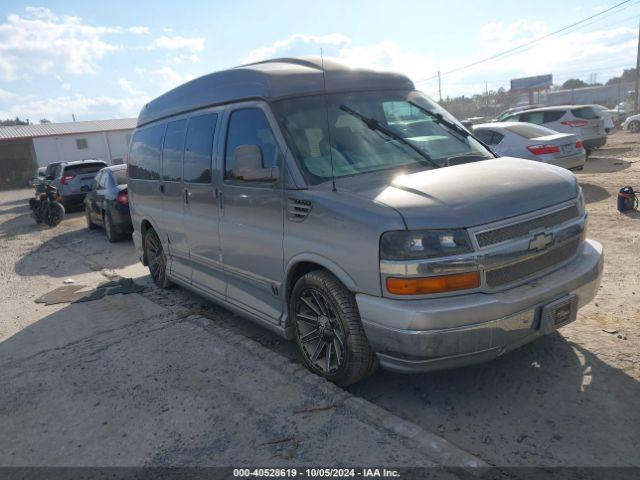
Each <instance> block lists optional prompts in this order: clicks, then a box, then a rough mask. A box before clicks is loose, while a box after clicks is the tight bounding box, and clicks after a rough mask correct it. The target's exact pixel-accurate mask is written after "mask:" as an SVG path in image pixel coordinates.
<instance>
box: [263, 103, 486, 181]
mask: <svg viewBox="0 0 640 480" xmlns="http://www.w3.org/2000/svg"><path fill="white" fill-rule="evenodd" d="M412 103H414V104H415V105H412ZM272 108H273V111H274V113H275V115H276V117H277V118H278V122H279V123H280V125H281V127H282V130H283V133H284V135H285V136H286V137H287V142H288V144H289V146H290V148H291V150H292V153H293V155H294V156H295V157H296V159H297V160H298V162H299V164H300V166H301V167H302V170H303V172H304V174H305V176H306V177H307V181H308V182H309V183H312V184H317V183H321V182H325V181H327V180H330V179H331V170H332V169H331V160H332V158H333V173H334V175H335V177H336V178H339V177H344V176H349V175H357V174H361V173H367V172H373V171H377V170H388V169H396V168H411V167H419V168H421V169H432V168H436V165H437V166H442V167H444V166H448V165H453V164H456V163H465V162H469V161H477V160H485V159H488V158H493V155H492V154H491V153H490V152H489V151H488V150H487V149H486V148H484V147H483V146H482V145H481V144H480V143H479V142H478V141H476V140H475V139H473V137H470V136H465V135H461V134H460V133H459V132H457V131H455V130H452V129H451V128H449V127H448V126H447V125H446V124H445V122H442V121H439V120H438V118H436V117H434V116H432V115H429V114H428V112H425V111H423V109H426V110H428V111H431V112H434V113H440V114H442V116H443V117H444V119H445V121H446V120H448V121H449V122H454V123H455V124H456V125H460V124H459V123H458V122H457V121H456V120H455V119H453V117H451V115H449V114H448V113H447V112H446V111H445V110H443V109H442V108H441V107H439V106H438V105H437V104H436V103H435V102H433V101H432V100H430V99H429V98H427V97H426V96H424V95H423V94H421V93H418V92H394V91H384V92H358V93H341V94H331V95H327V96H326V98H325V96H322V95H319V96H311V97H302V98H293V99H288V100H281V101H278V102H275V103H273V104H272ZM329 128H330V130H329ZM460 128H462V127H460ZM385 130H390V131H385ZM398 137H400V138H398ZM432 162H433V163H432ZM434 163H435V165H434Z"/></svg>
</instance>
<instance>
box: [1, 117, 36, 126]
mask: <svg viewBox="0 0 640 480" xmlns="http://www.w3.org/2000/svg"><path fill="white" fill-rule="evenodd" d="M14 125H29V119H28V118H27V119H25V120H20V118H19V117H16V118H15V119H14V120H11V119H7V120H0V127H13V126H14Z"/></svg>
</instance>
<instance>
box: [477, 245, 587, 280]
mask: <svg viewBox="0 0 640 480" xmlns="http://www.w3.org/2000/svg"><path fill="white" fill-rule="evenodd" d="M579 246H580V237H576V238H574V239H572V240H570V241H569V242H567V243H565V244H564V245H562V246H560V247H558V248H554V249H553V250H549V251H547V252H544V253H542V254H540V255H536V256H535V257H533V258H529V259H528V260H524V261H522V262H518V263H514V264H512V265H507V266H506V267H500V268H496V269H493V270H487V272H486V273H485V278H486V282H487V286H489V287H500V286H502V285H507V284H509V283H512V282H515V281H517V280H520V279H523V278H526V277H528V276H530V275H533V274H534V273H537V272H541V271H543V270H546V269H548V268H551V267H553V266H554V265H558V264H560V263H563V262H565V261H566V260H569V259H570V258H571V257H572V256H573V255H574V254H575V253H576V252H577V251H578V247H579Z"/></svg>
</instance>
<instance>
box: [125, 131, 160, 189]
mask: <svg viewBox="0 0 640 480" xmlns="http://www.w3.org/2000/svg"><path fill="white" fill-rule="evenodd" d="M163 133H164V125H155V126H153V127H147V128H145V129H142V130H138V131H137V132H136V133H135V135H134V136H133V140H132V142H131V153H130V154H129V177H130V178H136V179H140V180H159V179H160V147H161V146H162V134H163Z"/></svg>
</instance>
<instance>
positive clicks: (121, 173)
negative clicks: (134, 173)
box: [111, 168, 127, 185]
mask: <svg viewBox="0 0 640 480" xmlns="http://www.w3.org/2000/svg"><path fill="white" fill-rule="evenodd" d="M111 173H113V180H114V181H115V182H116V185H125V184H126V183H127V169H126V168H120V169H118V170H112V171H111Z"/></svg>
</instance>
